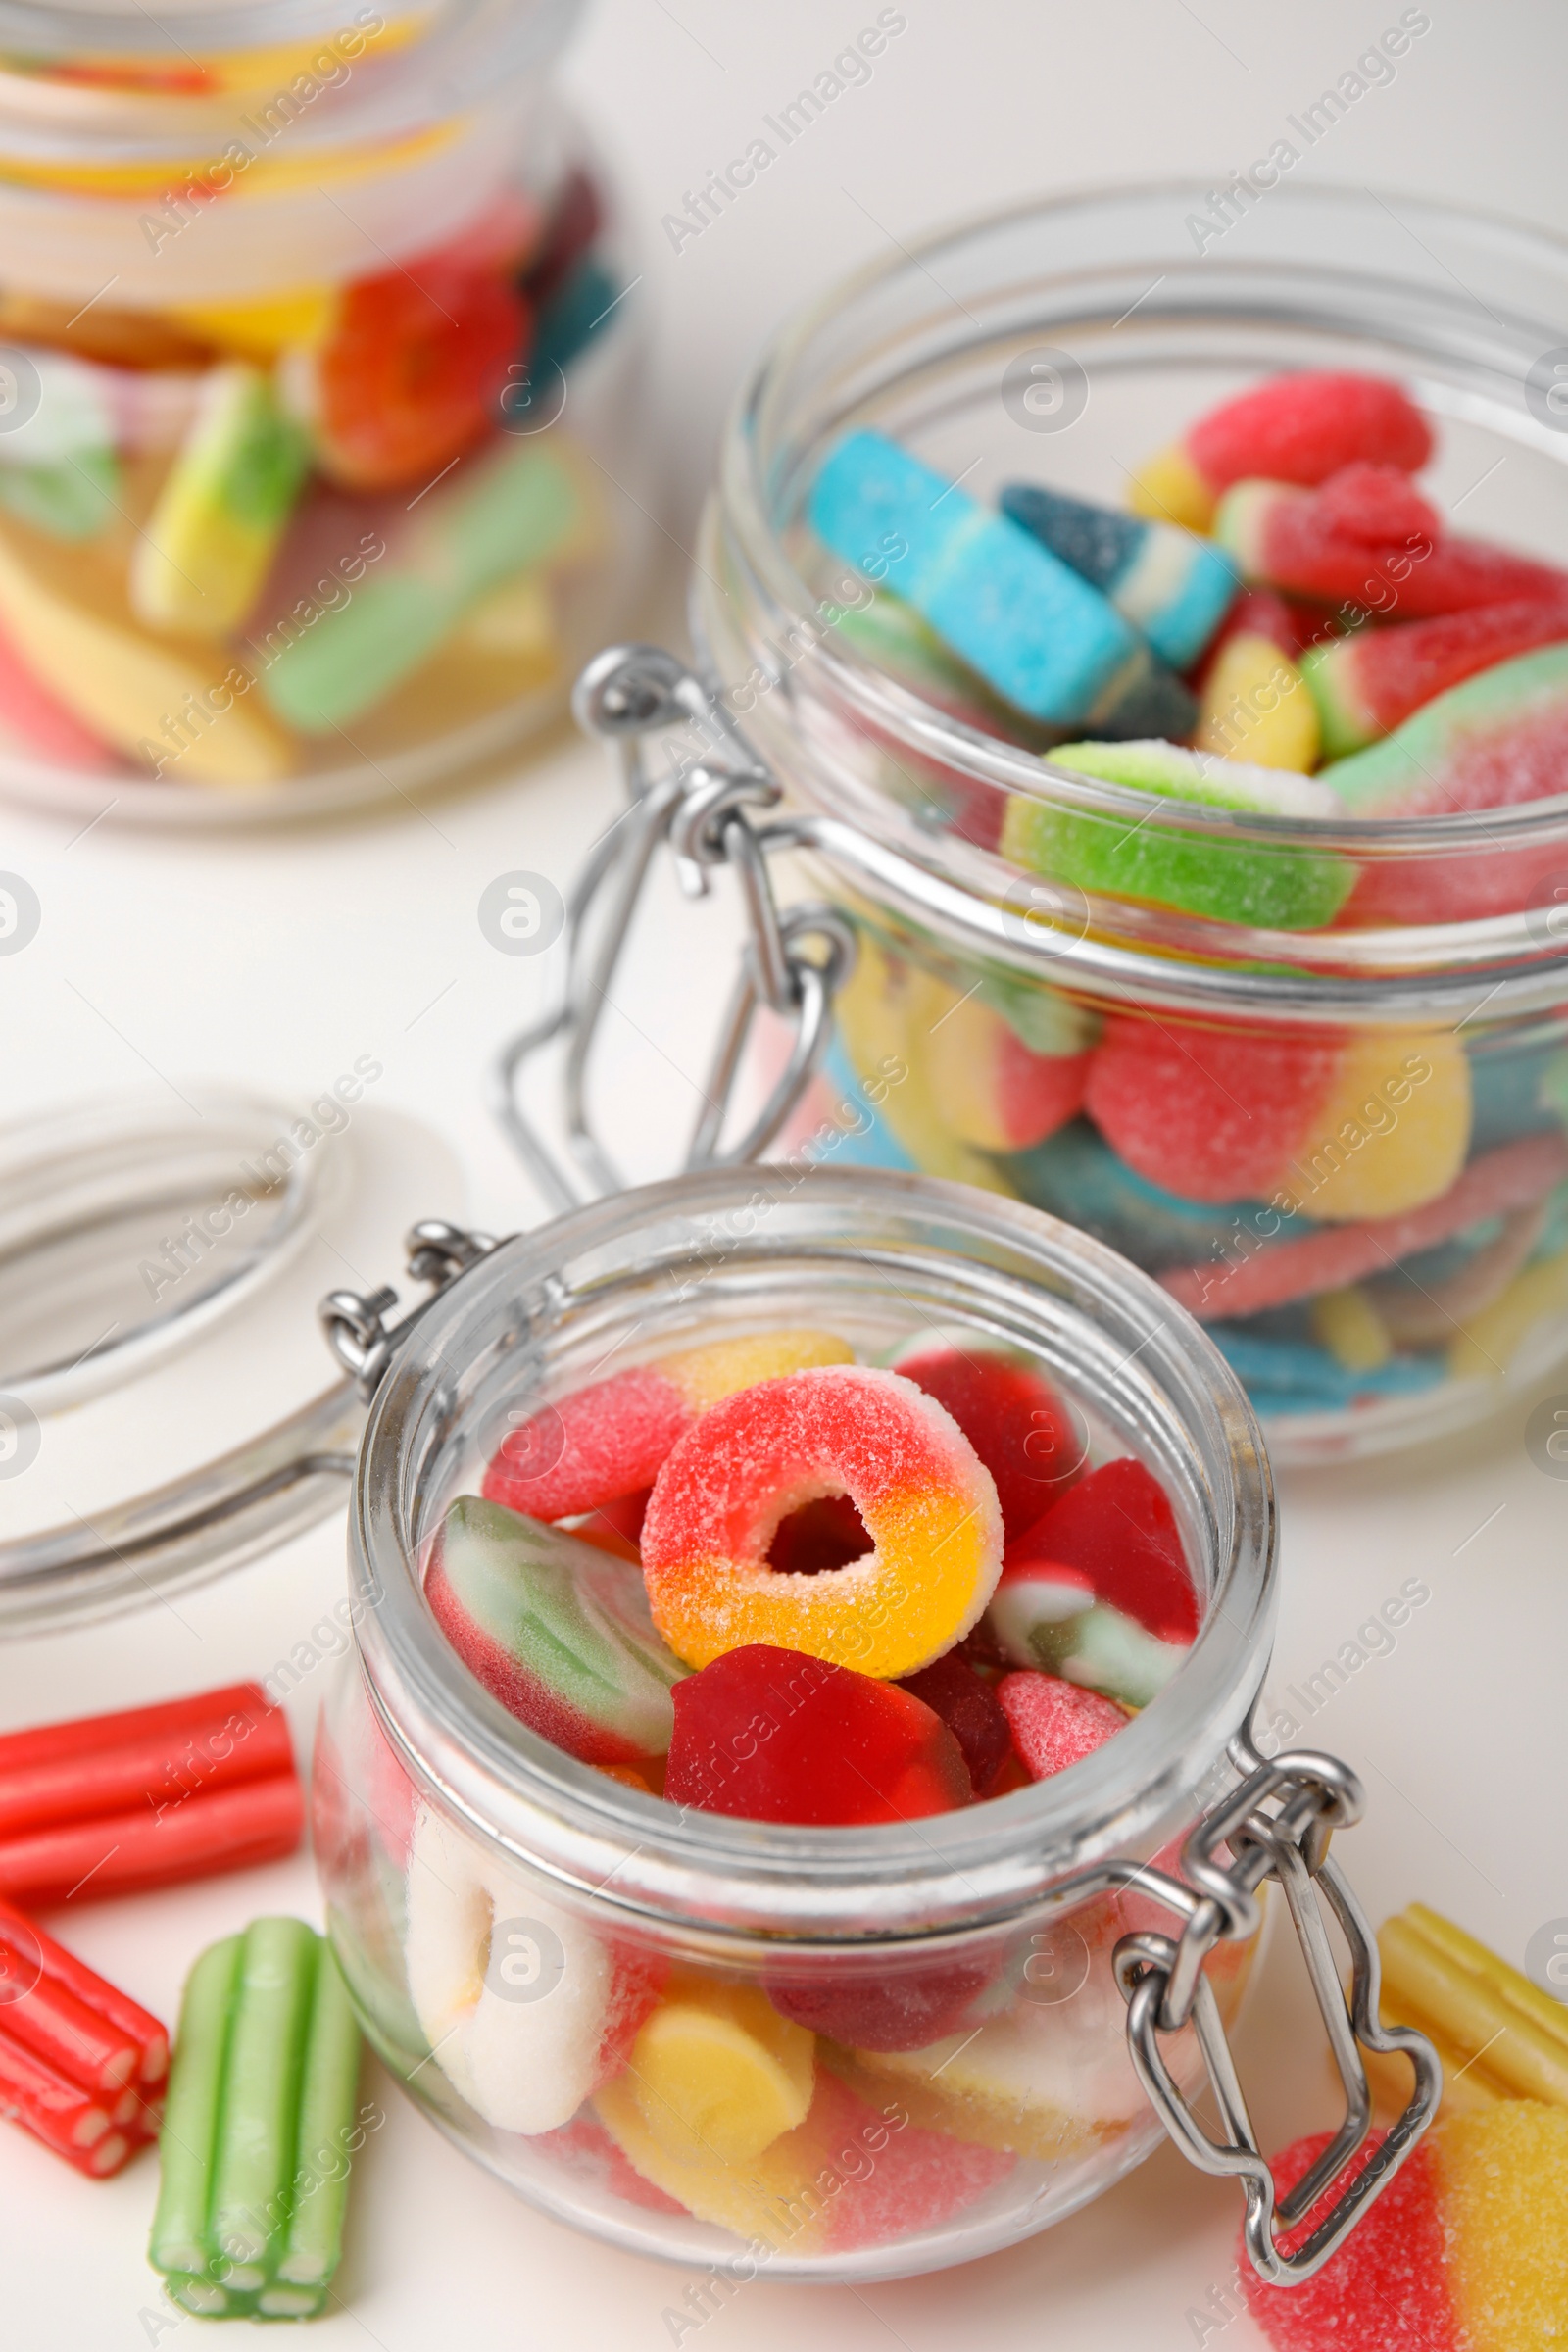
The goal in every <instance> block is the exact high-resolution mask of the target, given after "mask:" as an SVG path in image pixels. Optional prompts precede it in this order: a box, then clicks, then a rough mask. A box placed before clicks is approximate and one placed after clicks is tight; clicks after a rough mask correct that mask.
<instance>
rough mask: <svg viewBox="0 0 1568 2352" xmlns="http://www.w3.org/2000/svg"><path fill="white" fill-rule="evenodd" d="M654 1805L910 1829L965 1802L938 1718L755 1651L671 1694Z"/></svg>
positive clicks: (730, 1657) (879, 1688) (900, 1694)
mask: <svg viewBox="0 0 1568 2352" xmlns="http://www.w3.org/2000/svg"><path fill="white" fill-rule="evenodd" d="M672 1695H673V1698H674V1702H675V1730H674V1735H673V1737H672V1739H671V1740H670V1744H669V1765H668V1770H667V1772H666V1775H665V1780H664V1794H665V1796H666V1797H667V1798H668V1800H669V1802H670V1803H671V1804H676V1805H694V1806H697V1807H699V1808H701V1809H702V1810H703V1811H705V1812H710V1813H730V1814H736V1815H739V1816H740V1818H741V1819H743V1820H747V1821H793V1822H806V1823H823V1824H826V1823H836V1824H838V1825H841V1826H845V1827H858V1826H859V1825H861V1824H864V1823H866V1822H876V1821H910V1820H913V1819H915V1818H916V1817H918V1816H920V1815H924V1814H928V1813H946V1812H949V1811H951V1810H952V1809H953V1808H954V1807H955V1806H956V1805H966V1804H968V1802H969V1801H970V1795H971V1784H970V1779H969V1767H968V1765H967V1764H966V1763H965V1761H964V1755H963V1750H962V1748H961V1747H960V1746H959V1745H958V1742H957V1740H956V1739H955V1738H954V1736H953V1734H952V1732H950V1731H949V1729H948V1727H947V1725H946V1724H945V1723H944V1722H943V1721H942V1719H941V1717H940V1716H938V1715H936V1714H935V1713H934V1712H933V1711H932V1709H931V1708H930V1707H928V1706H925V1705H923V1704H922V1702H921V1701H920V1700H919V1699H917V1698H913V1697H911V1696H910V1694H909V1693H908V1691H901V1690H900V1689H899V1688H898V1686H897V1685H896V1684H893V1683H885V1682H879V1681H877V1680H876V1679H875V1678H874V1677H873V1676H871V1675H867V1674H856V1673H854V1672H853V1671H852V1670H851V1669H850V1668H849V1667H847V1666H835V1665H832V1664H831V1663H830V1662H829V1661H828V1660H827V1659H825V1658H813V1657H805V1656H803V1655H801V1653H800V1652H799V1651H796V1650H790V1649H775V1648H772V1647H770V1646H769V1645H767V1644H765V1643H762V1642H755V1643H752V1644H750V1645H749V1646H747V1647H746V1648H743V1649H732V1650H729V1651H726V1653H725V1654H724V1655H723V1656H722V1657H720V1658H715V1659H714V1660H713V1662H712V1664H711V1665H710V1666H705V1667H704V1668H703V1670H702V1672H701V1673H700V1674H693V1675H688V1676H687V1678H686V1680H685V1681H684V1682H682V1683H678V1684H677V1685H676V1686H675V1690H674V1692H673V1694H672Z"/></svg>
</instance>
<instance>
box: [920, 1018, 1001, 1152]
mask: <svg viewBox="0 0 1568 2352" xmlns="http://www.w3.org/2000/svg"><path fill="white" fill-rule="evenodd" d="M951 993H952V996H953V1003H952V1004H951V1005H949V1006H948V1007H947V1009H946V1010H945V1011H943V1012H941V1013H939V1014H938V1016H937V1018H936V1020H935V1022H934V1023H933V1024H932V1028H931V1032H930V1036H929V1038H928V1039H927V1042H926V1073H927V1076H928V1078H929V1081H930V1085H931V1091H932V1094H933V1095H934V1097H935V1099H936V1101H937V1102H938V1103H940V1104H941V1106H942V1115H943V1117H944V1118H945V1119H946V1121H947V1123H948V1125H949V1127H950V1128H951V1129H952V1130H953V1133H954V1134H955V1135H956V1136H958V1137H959V1138H960V1139H961V1141H962V1142H964V1143H966V1144H974V1145H975V1146H976V1147H977V1148H978V1149H979V1150H980V1151H982V1152H1011V1151H1013V1150H1014V1149H1015V1146H1014V1143H1013V1140H1012V1138H1011V1137H1010V1136H1009V1135H1008V1133H1007V1130H1006V1127H1005V1123H1004V1120H1003V1118H1002V1114H1001V1111H1000V1110H999V1108H998V1106H997V1100H996V1085H995V1079H994V1073H995V1069H996V1064H997V1057H998V1048H999V1046H1000V1044H1001V1039H1000V1037H999V1034H998V1033H999V1032H1000V1031H1001V1030H1003V1029H1005V1026H1006V1024H1005V1021H1004V1020H1003V1018H1002V1015H1001V1013H1000V1012H993V1011H992V1009H991V1007H990V1005H982V1003H981V1002H980V999H979V998H978V997H967V998H964V997H960V996H958V994H957V992H956V990H954V991H953V992H951Z"/></svg>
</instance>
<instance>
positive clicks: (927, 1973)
mask: <svg viewBox="0 0 1568 2352" xmlns="http://www.w3.org/2000/svg"><path fill="white" fill-rule="evenodd" d="M1002 1728H1003V1731H1004V1733H1006V1734H1007V1740H1008V1743H1009V1745H1008V1752H1009V1754H1010V1752H1011V1749H1010V1742H1011V1734H1010V1733H1007V1727H1006V1719H1005V1717H1003V1718H1002ZM997 1973H998V1971H997V1963H996V1961H995V1960H994V1959H993V1958H991V1957H989V1956H986V1955H983V1954H982V1955H980V1956H977V1957H975V1958H967V1957H958V1956H950V1957H949V1958H947V1959H944V1960H919V1961H912V1962H911V1961H907V1960H905V1959H903V1958H900V1959H894V1958H892V1957H891V1956H890V1955H889V1954H887V1953H886V1952H885V1951H884V1952H882V1953H880V1954H878V1955H877V1956H876V1958H875V1960H874V1962H873V1964H872V1965H871V1967H870V1968H865V1967H857V1966H856V1965H855V1964H854V1962H853V1961H850V1960H848V1959H847V1958H846V1955H845V1954H844V1953H842V1952H837V1953H835V1954H834V1955H833V1957H832V1959H831V1961H830V1962H829V1963H828V1965H827V1966H826V1967H825V1968H823V1969H821V1970H820V1971H818V1972H816V1973H809V1972H808V1971H807V1969H806V1968H805V1967H804V1965H799V1964H798V1965H797V1966H796V1967H794V1968H793V1969H791V1968H774V1969H771V1970H769V1972H768V1979H767V1993H768V1998H769V2000H771V2002H772V2004H773V2006H774V2008H775V2009H777V2010H779V2011H780V2012H781V2013H782V2014H783V2015H784V2016H785V2017H790V2018H794V2019H795V2020H796V2022H797V2023H798V2024H800V2025H803V2026H808V2027H809V2028H810V2030H811V2032H812V2033H813V2034H831V2036H832V2037H833V2039H834V2040H835V2041H844V2042H853V2043H854V2044H855V2046H856V2047H857V2048H858V2049H863V2050H919V2049H924V2048H925V2047H926V2045H927V2044H928V2043H929V2042H932V2041H935V2040H937V2039H939V2038H940V2036H941V2035H943V2034H956V2033H957V2032H959V2031H960V2030H961V2028H962V2025H963V2023H964V2021H965V2020H966V2019H968V2018H970V2015H971V2012H972V2011H973V2009H974V2007H975V2004H976V2002H977V2001H978V2000H979V1998H980V1997H981V1995H982V1994H983V1993H984V1992H985V1991H986V1990H987V1988H988V1987H989V1986H990V1985H992V1984H993V1983H994V1982H995V1980H996V1977H997Z"/></svg>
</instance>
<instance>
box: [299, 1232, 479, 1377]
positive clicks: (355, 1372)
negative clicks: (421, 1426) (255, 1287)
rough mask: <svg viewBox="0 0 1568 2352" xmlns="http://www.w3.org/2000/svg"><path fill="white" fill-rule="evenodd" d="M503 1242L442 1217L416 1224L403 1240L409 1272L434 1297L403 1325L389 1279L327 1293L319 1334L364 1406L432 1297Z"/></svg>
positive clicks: (320, 1311) (319, 1314)
mask: <svg viewBox="0 0 1568 2352" xmlns="http://www.w3.org/2000/svg"><path fill="white" fill-rule="evenodd" d="M500 1246H501V1245H500V1242H499V1241H498V1240H497V1238H496V1237H495V1235H493V1234H488V1233H472V1232H470V1231H468V1229H467V1228H466V1226H462V1225H448V1224H447V1223H446V1222H445V1221H444V1219H442V1218H439V1217H432V1218H429V1219H427V1220H426V1222H425V1223H423V1224H420V1225H416V1226H414V1227H413V1228H412V1229H411V1231H410V1232H409V1234H408V1235H407V1237H406V1239H405V1242H404V1250H405V1251H406V1254H407V1258H408V1268H409V1273H410V1275H411V1276H412V1277H413V1279H414V1280H415V1281H416V1282H422V1283H423V1284H425V1286H426V1287H427V1289H428V1290H429V1293H430V1297H429V1298H428V1299H420V1300H419V1303H418V1304H417V1306H415V1307H413V1308H411V1309H410V1311H409V1313H408V1314H406V1315H405V1316H404V1318H403V1320H402V1322H401V1323H396V1324H389V1323H388V1322H387V1319H386V1318H387V1316H388V1314H389V1313H390V1312H391V1310H392V1308H393V1307H394V1306H396V1304H397V1302H398V1295H397V1292H396V1291H395V1290H394V1289H393V1288H392V1286H391V1284H390V1283H383V1284H382V1286H381V1288H380V1289H379V1290H377V1291H329V1292H328V1293H327V1295H326V1297H325V1298H324V1299H322V1300H321V1303H320V1305H319V1307H318V1308H317V1310H316V1312H317V1317H318V1319H319V1323H320V1326H321V1335H322V1337H323V1338H324V1340H325V1341H326V1344H327V1346H328V1348H330V1349H331V1351H332V1353H333V1354H334V1355H335V1356H336V1358H337V1360H338V1362H339V1363H340V1364H341V1365H342V1367H343V1369H344V1371H345V1372H346V1373H347V1374H348V1375H349V1378H350V1379H351V1380H352V1381H353V1383H354V1386H355V1388H356V1389H357V1390H358V1391H359V1394H360V1397H362V1399H363V1400H364V1402H365V1403H366V1404H368V1403H369V1401H370V1399H371V1397H373V1396H374V1395H375V1392H376V1390H377V1389H378V1388H379V1387H380V1385H381V1381H382V1378H383V1377H384V1375H385V1372H386V1368H387V1366H388V1364H390V1362H391V1361H392V1357H393V1353H394V1351H395V1349H396V1348H397V1347H398V1344H399V1342H400V1341H401V1340H403V1339H404V1338H406V1336H407V1335H408V1333H409V1332H410V1331H411V1330H412V1329H413V1327H414V1325H415V1324H416V1323H417V1321H418V1319H419V1317H420V1316H421V1315H422V1314H423V1312H424V1310H425V1308H426V1307H427V1306H428V1305H429V1304H430V1303H431V1300H432V1299H435V1298H436V1297H437V1296H438V1295H439V1293H440V1292H442V1291H444V1290H445V1289H446V1288H447V1286H448V1284H449V1283H453V1282H456V1281H457V1279H458V1276H459V1275H460V1274H466V1272H467V1270H468V1268H469V1267H470V1266H475V1265H477V1264H478V1262H479V1260H480V1258H481V1257H488V1256H489V1254H490V1252H491V1250H497V1249H499V1248H500Z"/></svg>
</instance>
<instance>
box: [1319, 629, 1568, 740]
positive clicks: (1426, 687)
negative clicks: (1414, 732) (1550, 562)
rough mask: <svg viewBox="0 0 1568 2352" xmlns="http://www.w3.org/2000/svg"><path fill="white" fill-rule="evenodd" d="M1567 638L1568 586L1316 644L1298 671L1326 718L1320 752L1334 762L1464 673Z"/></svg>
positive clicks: (1407, 715)
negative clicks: (1546, 596) (1553, 597)
mask: <svg viewBox="0 0 1568 2352" xmlns="http://www.w3.org/2000/svg"><path fill="white" fill-rule="evenodd" d="M1565 640H1568V590H1565V594H1564V597H1563V598H1562V599H1561V600H1559V601H1556V602H1540V601H1537V600H1535V599H1533V598H1528V597H1527V598H1522V599H1519V598H1516V599H1515V600H1513V601H1512V602H1511V603H1508V604H1501V605H1474V606H1472V607H1471V608H1470V609H1469V611H1468V612H1464V613H1445V614H1444V615H1442V616H1441V617H1440V618H1439V619H1437V620H1403V621H1396V622H1394V623H1393V624H1392V626H1390V627H1388V628H1383V629H1363V630H1361V631H1360V632H1359V633H1358V634H1357V635H1356V636H1354V637H1342V638H1338V639H1336V640H1334V641H1333V642H1332V643H1331V644H1328V645H1316V646H1313V647H1312V648H1311V650H1310V651H1309V652H1308V653H1307V654H1306V655H1304V656H1303V658H1302V662H1301V669H1302V673H1303V675H1304V676H1305V679H1306V683H1307V686H1308V688H1309V689H1310V692H1311V696H1312V700H1313V702H1314V703H1315V704H1316V706H1317V711H1318V715H1319V717H1320V718H1321V721H1322V727H1323V750H1324V752H1325V754H1326V756H1327V757H1328V758H1329V759H1330V760H1339V759H1343V758H1344V757H1345V756H1346V755H1347V754H1348V753H1350V752H1358V751H1360V750H1362V749H1363V748H1364V747H1365V746H1366V745H1367V744H1369V743H1377V742H1379V741H1381V739H1382V738H1383V737H1384V736H1385V735H1392V734H1393V733H1394V731H1395V729H1396V728H1397V727H1399V726H1402V725H1403V723H1404V721H1405V720H1406V719H1407V718H1410V717H1412V716H1413V715H1414V713H1415V712H1416V711H1419V710H1420V709H1421V708H1422V706H1423V705H1424V704H1427V703H1431V702H1435V701H1436V700H1437V698H1438V696H1439V695H1441V694H1446V693H1447V692H1448V691H1449V689H1450V688H1451V687H1454V686H1461V685H1463V683H1464V681H1465V679H1466V678H1473V677H1475V676H1477V675H1478V674H1479V672H1481V671H1483V670H1490V669H1493V668H1495V666H1496V664H1497V663H1498V662H1510V661H1512V660H1513V659H1514V657H1515V656H1516V655H1519V654H1528V653H1533V652H1534V651H1535V650H1536V648H1537V647H1538V646H1543V645H1560V644H1562V643H1563V642H1564V641H1565Z"/></svg>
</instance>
